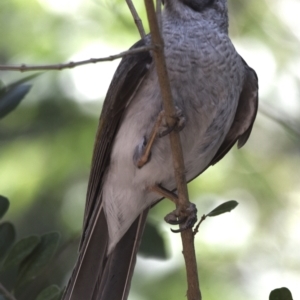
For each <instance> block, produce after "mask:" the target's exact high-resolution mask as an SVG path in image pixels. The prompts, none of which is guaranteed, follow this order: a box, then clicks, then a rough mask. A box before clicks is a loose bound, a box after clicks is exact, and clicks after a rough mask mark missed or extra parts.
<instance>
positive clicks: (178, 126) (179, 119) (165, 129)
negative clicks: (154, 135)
mask: <svg viewBox="0 0 300 300" xmlns="http://www.w3.org/2000/svg"><path fill="white" fill-rule="evenodd" d="M163 113H164V111H163ZM172 118H174V119H175V123H174V125H173V126H171V127H169V126H168V125H167V122H166V120H165V118H164V120H163V124H162V125H161V127H160V131H159V133H158V136H159V137H164V136H166V135H167V134H169V133H170V132H171V131H173V130H176V131H178V132H179V131H181V130H182V129H183V128H184V127H185V121H186V120H185V116H184V115H183V112H182V110H181V109H180V108H179V107H177V106H175V114H174V115H173V116H172Z"/></svg>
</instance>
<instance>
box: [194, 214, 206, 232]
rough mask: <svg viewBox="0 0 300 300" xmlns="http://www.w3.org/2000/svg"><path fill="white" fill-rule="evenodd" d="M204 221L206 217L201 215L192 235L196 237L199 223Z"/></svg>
mask: <svg viewBox="0 0 300 300" xmlns="http://www.w3.org/2000/svg"><path fill="white" fill-rule="evenodd" d="M205 219H206V215H203V216H202V217H201V219H200V221H199V222H198V224H197V225H196V227H195V229H194V235H196V234H197V233H198V230H199V227H200V225H201V223H202V222H203V221H205Z"/></svg>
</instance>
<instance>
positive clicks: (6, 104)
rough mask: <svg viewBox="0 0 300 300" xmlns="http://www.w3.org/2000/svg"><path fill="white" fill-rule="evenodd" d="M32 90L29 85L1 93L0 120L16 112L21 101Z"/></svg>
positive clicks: (22, 85)
mask: <svg viewBox="0 0 300 300" xmlns="http://www.w3.org/2000/svg"><path fill="white" fill-rule="evenodd" d="M30 89H31V85H29V84H21V85H18V86H15V87H13V88H11V89H8V90H6V91H5V92H4V93H1V94H2V95H1V96H0V119H1V118H3V117H5V116H6V115H7V114H9V113H10V112H11V111H12V110H14V109H15V108H16V107H17V106H18V105H19V103H20V102H21V100H22V99H23V98H24V97H25V96H26V94H27V93H28V92H29V90H30Z"/></svg>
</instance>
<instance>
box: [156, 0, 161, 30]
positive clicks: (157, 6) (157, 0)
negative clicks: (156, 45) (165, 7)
mask: <svg viewBox="0 0 300 300" xmlns="http://www.w3.org/2000/svg"><path fill="white" fill-rule="evenodd" d="M156 17H157V22H158V26H159V28H160V29H161V26H162V19H161V0H156Z"/></svg>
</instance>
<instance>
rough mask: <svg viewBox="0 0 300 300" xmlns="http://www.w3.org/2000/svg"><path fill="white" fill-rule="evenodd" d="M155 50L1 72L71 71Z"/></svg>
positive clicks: (7, 68) (5, 68) (4, 68)
mask: <svg viewBox="0 0 300 300" xmlns="http://www.w3.org/2000/svg"><path fill="white" fill-rule="evenodd" d="M151 49H153V47H149V46H147V47H139V48H136V49H131V50H128V51H123V52H121V53H119V54H115V55H110V56H107V57H103V58H90V59H86V60H81V61H77V62H72V61H71V62H68V63H65V64H51V65H36V66H29V65H25V64H22V65H19V66H12V65H0V70H1V71H20V72H26V71H38V70H39V71H40V70H62V69H71V68H75V67H78V66H82V65H87V64H95V63H98V62H103V61H112V60H115V59H118V58H122V57H124V56H128V55H133V54H136V53H139V52H145V51H149V50H151Z"/></svg>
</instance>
